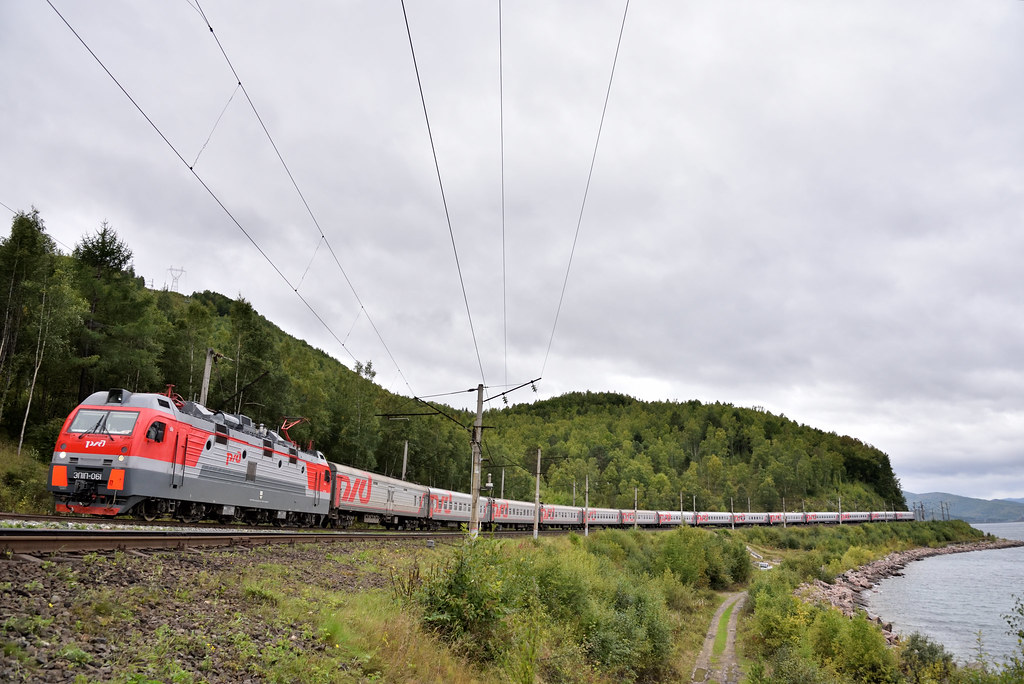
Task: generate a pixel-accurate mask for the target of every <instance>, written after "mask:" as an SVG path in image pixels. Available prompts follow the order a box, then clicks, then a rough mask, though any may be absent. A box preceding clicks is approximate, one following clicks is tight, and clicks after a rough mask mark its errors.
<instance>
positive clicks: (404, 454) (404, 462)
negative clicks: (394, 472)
mask: <svg viewBox="0 0 1024 684" xmlns="http://www.w3.org/2000/svg"><path fill="white" fill-rule="evenodd" d="M408 465H409V440H405V447H404V448H403V449H402V479H403V480H404V479H405V470H406V467H407V466H408Z"/></svg>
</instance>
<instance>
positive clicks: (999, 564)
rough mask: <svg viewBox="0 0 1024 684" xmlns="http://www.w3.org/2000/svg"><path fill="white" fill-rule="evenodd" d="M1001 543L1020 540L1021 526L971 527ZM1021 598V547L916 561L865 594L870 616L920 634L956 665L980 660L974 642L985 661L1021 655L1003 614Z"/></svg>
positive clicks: (1023, 592)
mask: <svg viewBox="0 0 1024 684" xmlns="http://www.w3.org/2000/svg"><path fill="white" fill-rule="evenodd" d="M975 527H977V528H978V529H980V530H983V531H985V532H989V533H991V534H994V535H996V536H997V537H1003V538H1005V539H1021V540H1024V523H1000V524H991V525H975ZM1015 597H1020V598H1021V599H1024V547H1020V548H1015V549H997V550H993V551H973V552H970V553H955V554H951V555H948V556H933V557H931V558H925V559H924V560H919V561H914V562H913V563H910V564H908V565H907V566H906V567H905V568H904V569H903V576H902V577H890V578H888V579H885V580H882V582H880V583H879V584H878V586H876V587H875V589H874V590H872V591H871V592H869V593H868V595H867V599H868V606H869V609H870V611H871V612H872V613H874V614H875V615H878V616H880V617H881V618H882V619H883V620H884V621H886V622H891V623H892V626H893V629H894V630H895V631H896V632H897V633H899V634H903V635H909V634H912V633H914V632H919V633H921V634H923V635H925V636H927V637H928V638H929V639H931V640H932V641H935V642H938V643H940V644H942V645H943V646H944V647H945V649H946V651H947V652H949V653H950V654H952V655H953V656H954V657H955V658H956V659H957V660H958V661H959V662H961V663H963V662H969V661H972V660H977V659H978V653H979V646H978V638H979V633H980V635H981V648H982V649H983V650H984V653H985V654H986V655H985V658H986V660H987V661H988V662H996V663H1000V662H1005V661H1006V660H1007V659H1008V658H1009V656H1010V655H1011V654H1019V653H1020V650H1019V649H1020V647H1019V646H1018V644H1017V637H1016V636H1011V635H1010V634H1008V630H1009V625H1008V624H1007V623H1006V620H1005V619H1004V617H1003V616H1004V615H1007V614H1010V613H1012V612H1013V609H1014V603H1015V602H1014V598H1015Z"/></svg>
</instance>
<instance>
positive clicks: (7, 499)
mask: <svg viewBox="0 0 1024 684" xmlns="http://www.w3.org/2000/svg"><path fill="white" fill-rule="evenodd" d="M49 462H50V459H49V457H48V456H47V457H46V458H45V459H44V458H42V457H40V456H39V455H37V454H36V453H35V452H34V451H32V450H30V449H23V450H22V452H21V454H20V455H19V454H18V448H17V445H12V444H9V443H6V442H0V511H9V512H11V513H34V514H46V513H53V510H54V509H53V496H52V495H51V494H50V492H49V491H47V489H46V478H47V476H48V475H49Z"/></svg>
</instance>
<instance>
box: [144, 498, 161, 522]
mask: <svg viewBox="0 0 1024 684" xmlns="http://www.w3.org/2000/svg"><path fill="white" fill-rule="evenodd" d="M140 509H141V513H142V519H143V520H145V521H146V522H153V521H154V520H156V518H157V516H158V515H160V504H159V503H158V502H157V500H156V499H146V500H145V501H143V502H142V506H141V507H140Z"/></svg>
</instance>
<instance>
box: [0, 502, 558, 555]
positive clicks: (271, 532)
mask: <svg viewBox="0 0 1024 684" xmlns="http://www.w3.org/2000/svg"><path fill="white" fill-rule="evenodd" d="M0 519H3V520H8V521H25V522H26V523H27V524H28V525H29V526H27V527H2V528H0V560H3V559H13V560H28V559H30V558H31V557H35V556H44V555H51V556H53V555H63V554H67V553H81V552H95V551H131V550H144V549H180V550H188V549H201V548H210V547H253V546H259V545H264V544H286V545H295V544H330V543H344V542H355V541H375V540H402V541H410V540H416V539H421V540H423V541H424V542H426V543H428V544H429V543H431V542H432V541H433V540H445V541H447V542H448V543H451V542H454V541H456V540H459V539H462V538H464V537H465V533H464V532H460V531H454V530H435V531H408V530H407V531H386V530H339V531H325V530H310V529H305V530H303V529H282V528H271V527H263V528H250V527H243V526H239V525H220V524H217V523H208V524H205V525H185V524H183V523H178V522H176V521H165V522H163V523H161V524H159V525H157V524H153V523H145V521H137V520H117V521H112V520H106V519H104V520H95V519H91V518H77V517H74V518H73V517H69V516H28V515H17V514H12V513H0ZM54 523H56V524H58V525H60V526H59V527H47V525H52V524H54ZM68 523H80V524H82V526H83V527H78V528H76V527H68V526H66V525H67V524H68ZM96 526H102V529H95V527H96ZM90 527H91V528H93V529H87V528H90ZM137 527H142V528H152V529H132V528H137ZM157 528H162V529H157ZM486 534H488V535H490V534H494V535H497V536H509V537H513V536H525V535H532V534H533V533H532V531H530V532H524V531H511V530H504V531H501V532H494V533H490V532H488V533H486ZM542 534H551V532H550V531H542Z"/></svg>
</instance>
